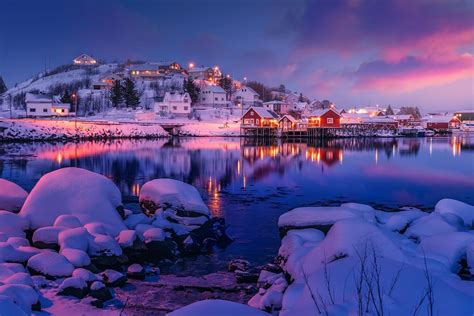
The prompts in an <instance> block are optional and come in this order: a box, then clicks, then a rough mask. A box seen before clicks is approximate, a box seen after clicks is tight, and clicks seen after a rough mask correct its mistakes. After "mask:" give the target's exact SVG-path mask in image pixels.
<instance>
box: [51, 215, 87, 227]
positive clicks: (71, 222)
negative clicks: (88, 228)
mask: <svg viewBox="0 0 474 316" xmlns="http://www.w3.org/2000/svg"><path fill="white" fill-rule="evenodd" d="M54 226H55V227H66V228H77V227H81V226H82V224H81V222H80V221H79V219H78V218H77V217H76V216H74V215H59V216H58V217H57V218H56V220H55V221H54Z"/></svg>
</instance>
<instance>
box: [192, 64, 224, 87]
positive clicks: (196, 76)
mask: <svg viewBox="0 0 474 316" xmlns="http://www.w3.org/2000/svg"><path fill="white" fill-rule="evenodd" d="M188 76H189V79H193V80H205V81H207V82H212V83H217V81H218V80H219V79H220V78H221V76H222V73H221V71H220V69H219V67H217V66H216V67H214V68H211V67H192V68H189V69H188Z"/></svg>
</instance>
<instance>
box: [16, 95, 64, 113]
mask: <svg viewBox="0 0 474 316" xmlns="http://www.w3.org/2000/svg"><path fill="white" fill-rule="evenodd" d="M25 102H26V115H27V116H68V115H69V111H70V104H66V103H58V102H55V100H54V99H53V98H52V97H51V96H47V95H44V94H33V93H27V94H26V98H25Z"/></svg>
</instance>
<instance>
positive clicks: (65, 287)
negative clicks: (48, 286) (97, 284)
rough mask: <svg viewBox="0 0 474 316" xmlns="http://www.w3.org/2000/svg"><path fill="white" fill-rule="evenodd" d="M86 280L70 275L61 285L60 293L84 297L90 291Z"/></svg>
mask: <svg viewBox="0 0 474 316" xmlns="http://www.w3.org/2000/svg"><path fill="white" fill-rule="evenodd" d="M88 290H89V289H88V288H87V284H86V282H85V281H84V280H83V279H82V278H78V277H70V278H66V279H64V281H63V282H62V283H61V285H60V286H59V290H58V295H63V296H75V297H77V298H83V297H85V296H86V295H87V293H88Z"/></svg>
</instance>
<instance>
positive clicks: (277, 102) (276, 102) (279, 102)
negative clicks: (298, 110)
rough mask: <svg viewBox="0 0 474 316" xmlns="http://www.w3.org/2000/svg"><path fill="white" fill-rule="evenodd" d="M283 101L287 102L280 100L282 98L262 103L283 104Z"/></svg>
mask: <svg viewBox="0 0 474 316" xmlns="http://www.w3.org/2000/svg"><path fill="white" fill-rule="evenodd" d="M283 103H285V102H283V101H280V100H273V101H268V102H263V103H262V104H263V105H267V104H268V105H271V104H283Z"/></svg>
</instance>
